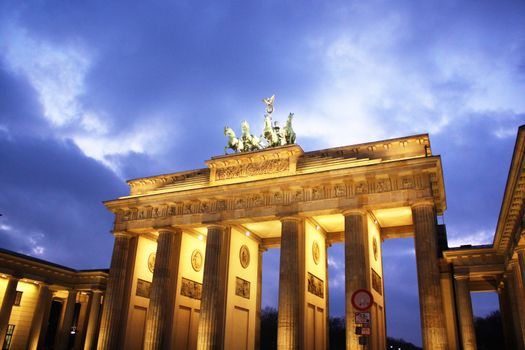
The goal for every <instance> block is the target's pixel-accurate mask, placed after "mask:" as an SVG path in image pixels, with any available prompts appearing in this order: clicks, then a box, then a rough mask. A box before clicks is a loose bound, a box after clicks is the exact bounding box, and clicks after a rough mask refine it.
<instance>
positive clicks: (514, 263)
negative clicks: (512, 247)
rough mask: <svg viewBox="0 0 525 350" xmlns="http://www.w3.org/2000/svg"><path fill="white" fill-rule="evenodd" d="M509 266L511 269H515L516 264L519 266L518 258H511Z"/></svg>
mask: <svg viewBox="0 0 525 350" xmlns="http://www.w3.org/2000/svg"><path fill="white" fill-rule="evenodd" d="M507 266H509V267H510V268H511V270H513V269H514V268H515V267H516V266H518V260H516V259H512V260H509V263H508V264H507Z"/></svg>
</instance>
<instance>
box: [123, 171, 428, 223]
mask: <svg viewBox="0 0 525 350" xmlns="http://www.w3.org/2000/svg"><path fill="white" fill-rule="evenodd" d="M430 180H432V177H431V178H430ZM423 183H424V181H423V179H422V175H410V176H402V177H393V178H379V179H371V180H368V181H355V182H348V183H343V182H341V183H334V184H329V185H324V186H312V187H302V188H295V189H290V190H287V191H273V192H266V193H251V194H246V195H243V196H235V197H233V196H232V197H230V198H224V199H206V200H190V201H183V202H178V203H174V204H170V205H164V206H154V207H151V206H146V207H140V208H129V209H127V210H121V211H119V215H118V220H119V221H120V222H126V221H133V220H145V219H155V218H161V217H169V216H183V215H194V214H207V213H220V212H223V211H226V210H236V209H250V208H260V207H264V206H267V205H273V206H275V205H288V204H291V203H297V202H308V201H320V200H326V199H332V198H344V197H351V196H358V195H369V194H373V193H384V192H391V191H397V190H408V189H422V188H424V185H423ZM434 195H436V196H437V195H438V194H436V193H435V194H434Z"/></svg>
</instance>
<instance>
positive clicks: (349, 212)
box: [341, 208, 368, 216]
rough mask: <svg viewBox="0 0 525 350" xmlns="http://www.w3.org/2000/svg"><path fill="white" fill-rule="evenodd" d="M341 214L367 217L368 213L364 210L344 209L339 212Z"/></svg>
mask: <svg viewBox="0 0 525 350" xmlns="http://www.w3.org/2000/svg"><path fill="white" fill-rule="evenodd" d="M341 214H343V216H350V215H367V214H368V212H367V211H366V210H365V209H364V208H352V209H344V210H343V211H341Z"/></svg>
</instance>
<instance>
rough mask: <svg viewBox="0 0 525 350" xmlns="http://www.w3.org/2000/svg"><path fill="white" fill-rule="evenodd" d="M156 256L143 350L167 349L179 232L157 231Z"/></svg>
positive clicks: (173, 230)
mask: <svg viewBox="0 0 525 350" xmlns="http://www.w3.org/2000/svg"><path fill="white" fill-rule="evenodd" d="M158 232H159V236H158V238H157V252H156V258H155V268H154V270H153V281H152V283H151V293H150V301H149V308H148V315H147V318H146V332H145V334H144V349H145V350H150V349H159V350H160V349H166V348H168V347H169V336H170V334H171V326H172V322H171V321H172V319H173V286H174V285H175V284H176V276H177V271H175V268H174V264H175V258H176V255H177V253H176V250H177V245H176V239H177V235H178V236H180V234H181V230H180V229H161V230H158Z"/></svg>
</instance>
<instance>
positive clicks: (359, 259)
mask: <svg viewBox="0 0 525 350" xmlns="http://www.w3.org/2000/svg"><path fill="white" fill-rule="evenodd" d="M343 215H344V217H345V315H346V348H347V349H359V348H360V347H361V345H359V335H356V334H355V327H356V324H355V319H354V311H357V310H354V307H353V306H352V294H353V293H354V292H355V291H356V290H358V289H367V290H368V289H369V285H370V283H369V275H368V274H369V262H368V226H367V214H366V211H364V210H348V211H345V212H343Z"/></svg>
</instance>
